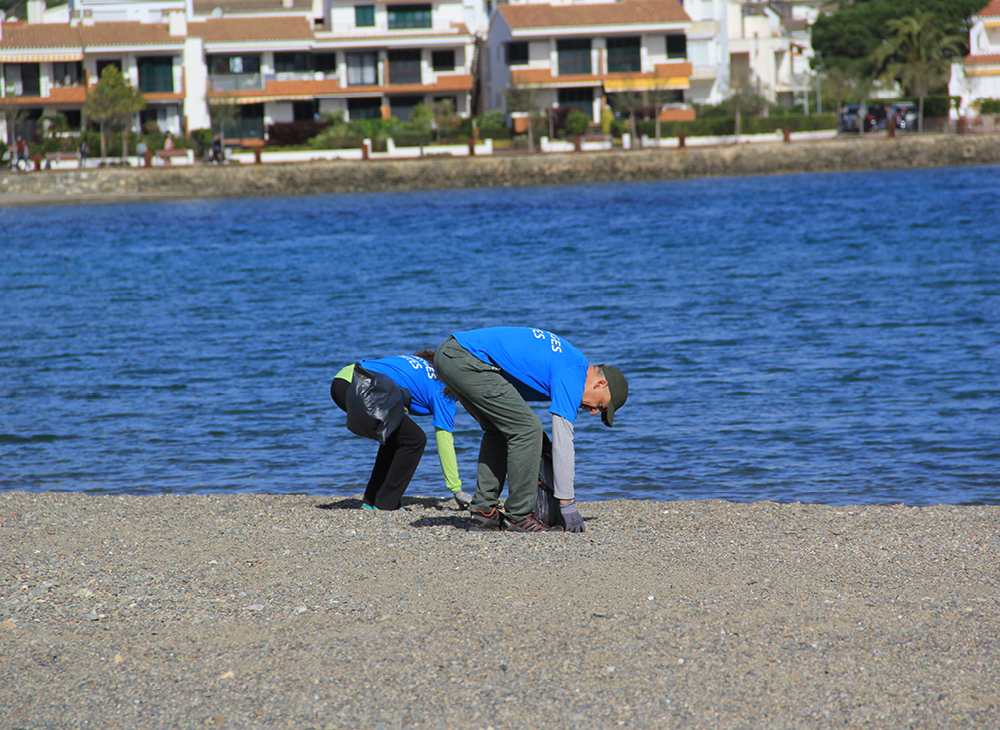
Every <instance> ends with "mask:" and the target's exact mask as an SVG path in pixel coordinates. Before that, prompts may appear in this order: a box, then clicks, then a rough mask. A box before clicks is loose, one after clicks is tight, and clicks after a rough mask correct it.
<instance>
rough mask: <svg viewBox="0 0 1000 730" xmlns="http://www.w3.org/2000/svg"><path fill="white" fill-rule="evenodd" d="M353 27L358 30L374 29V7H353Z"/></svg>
mask: <svg viewBox="0 0 1000 730" xmlns="http://www.w3.org/2000/svg"><path fill="white" fill-rule="evenodd" d="M354 25H355V26H357V27H358V28H374V27H375V6H374V5H355V6H354Z"/></svg>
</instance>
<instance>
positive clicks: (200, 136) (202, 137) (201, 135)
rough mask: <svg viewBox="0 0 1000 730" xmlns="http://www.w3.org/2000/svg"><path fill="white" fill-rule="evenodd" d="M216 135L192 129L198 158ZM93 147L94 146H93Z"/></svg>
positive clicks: (211, 132)
mask: <svg viewBox="0 0 1000 730" xmlns="http://www.w3.org/2000/svg"><path fill="white" fill-rule="evenodd" d="M214 136H215V132H213V131H212V130H211V129H192V130H191V134H190V138H191V146H192V147H193V148H194V156H195V158H196V159H199V160H200V159H202V158H203V157H204V156H205V153H206V152H208V148H209V147H210V146H211V144H212V137H214ZM91 149H93V147H91Z"/></svg>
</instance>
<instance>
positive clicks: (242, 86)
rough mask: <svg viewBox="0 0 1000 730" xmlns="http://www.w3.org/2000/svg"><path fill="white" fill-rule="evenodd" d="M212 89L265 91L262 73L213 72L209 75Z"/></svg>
mask: <svg viewBox="0 0 1000 730" xmlns="http://www.w3.org/2000/svg"><path fill="white" fill-rule="evenodd" d="M208 86H209V88H210V89H211V90H212V91H263V89H264V77H263V75H261V74H213V75H210V76H209V77H208Z"/></svg>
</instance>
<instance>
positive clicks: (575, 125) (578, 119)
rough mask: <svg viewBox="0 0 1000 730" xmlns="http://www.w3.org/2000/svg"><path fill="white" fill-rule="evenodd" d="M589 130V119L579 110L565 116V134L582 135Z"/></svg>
mask: <svg viewBox="0 0 1000 730" xmlns="http://www.w3.org/2000/svg"><path fill="white" fill-rule="evenodd" d="M589 129H590V117H589V116H587V115H586V114H584V113H583V112H582V111H580V110H579V109H573V110H572V111H571V112H570V113H569V114H567V115H566V133H567V134H570V135H573V136H574V137H575V136H577V135H581V136H582V135H584V134H586V133H587V131H588V130H589Z"/></svg>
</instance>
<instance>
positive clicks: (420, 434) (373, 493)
mask: <svg viewBox="0 0 1000 730" xmlns="http://www.w3.org/2000/svg"><path fill="white" fill-rule="evenodd" d="M350 385H351V384H350V383H348V382H347V381H346V380H340V379H336V378H335V379H334V381H333V382H332V383H331V384H330V397H331V398H333V402H334V403H336V404H337V405H338V406H340V410H342V411H344V412H345V413H346V412H347V389H348V388H349V387H350ZM426 446H427V434H425V433H424V429H422V428H420V426H418V425H417V424H416V423H415V422H414V420H413V419H412V418H410V417H409V416H408V415H404V416H403V420H402V422H401V423H400V424H399V428H397V429H396V430H395V431H394V432H393V434H392V435H391V436H390V437H389V438H388V440H387V441H386V442H385V445H384V446H379V449H378V455H377V456H376V457H375V466H374V467H372V475H371V478H369V480H368V486H367V487H365V501H366V502H368V504H371V505H374V506H376V507H378V508H379V509H385V510H394V509H399V504H400V501H401V500H402V499H403V492H405V491H406V488H407V487H408V486H410V480H411V479H413V474H414V473H415V472H416V471H417V466H418V465H419V464H420V457H421V456H423V455H424V447H426Z"/></svg>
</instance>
